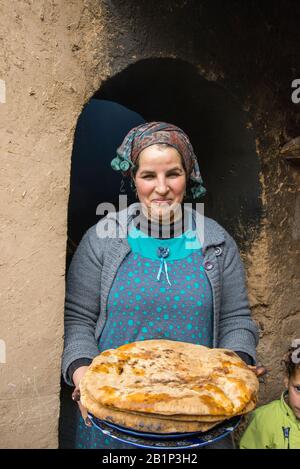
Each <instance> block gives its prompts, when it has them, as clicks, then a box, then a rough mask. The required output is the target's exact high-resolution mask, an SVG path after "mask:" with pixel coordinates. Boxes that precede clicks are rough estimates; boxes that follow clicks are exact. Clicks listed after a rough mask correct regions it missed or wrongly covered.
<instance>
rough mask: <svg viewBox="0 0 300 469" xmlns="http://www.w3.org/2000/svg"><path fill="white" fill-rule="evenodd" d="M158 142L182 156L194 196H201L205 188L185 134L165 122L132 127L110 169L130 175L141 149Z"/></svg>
mask: <svg viewBox="0 0 300 469" xmlns="http://www.w3.org/2000/svg"><path fill="white" fill-rule="evenodd" d="M157 143H167V144H168V145H170V146H172V147H174V148H176V150H177V151H178V152H179V153H180V155H181V156H182V158H183V162H184V166H185V170H186V173H187V176H188V178H189V179H190V180H191V181H192V187H191V191H192V194H193V197H194V198H198V197H201V196H202V195H204V194H205V193H206V189H205V188H204V187H203V180H202V177H201V174H200V170H199V165H198V161H197V158H196V155H195V153H194V150H193V147H192V145H191V143H190V141H189V138H188V136H187V135H186V134H185V133H184V132H183V130H181V129H180V128H179V127H176V126H175V125H172V124H167V123H166V122H148V123H145V124H141V125H139V126H138V127H134V128H133V129H131V130H130V131H129V132H128V134H127V135H126V137H125V138H124V140H123V142H122V144H121V145H120V146H119V148H118V149H117V156H116V158H114V159H113V160H112V162H111V166H112V168H113V169H115V170H116V171H122V173H123V175H124V176H129V175H130V173H131V170H132V169H133V168H134V167H135V163H136V161H137V159H138V156H139V154H140V153H141V151H142V150H144V149H145V148H147V147H149V146H150V145H155V144H157Z"/></svg>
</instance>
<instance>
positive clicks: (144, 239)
mask: <svg viewBox="0 0 300 469" xmlns="http://www.w3.org/2000/svg"><path fill="white" fill-rule="evenodd" d="M127 240H128V244H129V245H130V247H131V250H132V251H133V252H134V253H137V254H140V255H141V256H143V257H146V258H148V259H153V260H157V259H160V257H159V255H158V249H159V248H160V247H163V248H169V254H168V256H167V258H166V260H167V261H174V260H178V259H184V258H185V257H187V256H189V255H190V254H191V253H192V252H195V250H199V249H201V244H200V242H199V240H198V237H197V236H196V235H195V231H192V230H186V231H185V232H184V233H183V234H182V235H181V236H177V237H174V238H167V239H159V238H152V237H151V236H148V235H147V234H146V233H144V232H143V231H141V230H139V229H138V228H136V227H135V226H134V225H131V227H130V229H129V233H128V237H127Z"/></svg>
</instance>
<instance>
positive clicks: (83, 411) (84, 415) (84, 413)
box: [77, 401, 92, 427]
mask: <svg viewBox="0 0 300 469" xmlns="http://www.w3.org/2000/svg"><path fill="white" fill-rule="evenodd" d="M77 404H78V405H79V409H80V412H81V416H82V418H83V420H84V423H85V424H86V426H87V427H91V426H92V422H91V420H90V418H89V416H88V412H87V410H86V408H85V407H83V405H82V404H81V402H80V401H78V403H77Z"/></svg>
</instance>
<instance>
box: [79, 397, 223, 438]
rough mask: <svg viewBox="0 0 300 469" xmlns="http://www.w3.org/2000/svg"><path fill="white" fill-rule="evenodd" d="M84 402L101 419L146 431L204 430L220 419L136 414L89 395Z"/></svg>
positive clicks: (214, 424)
mask: <svg viewBox="0 0 300 469" xmlns="http://www.w3.org/2000/svg"><path fill="white" fill-rule="evenodd" d="M84 403H85V406H86V407H87V408H88V409H89V412H91V413H92V414H93V415H94V416H95V417H97V418H99V419H101V420H105V421H107V422H110V423H115V424H117V425H121V426H123V427H126V428H132V429H134V430H138V431H141V432H147V433H186V432H196V431H197V432H206V431H207V430H209V429H211V428H213V427H214V426H216V425H218V424H219V423H221V421H222V420H218V421H214V422H192V421H177V420H170V419H167V418H163V419H162V418H159V417H156V416H152V415H138V414H133V413H129V412H123V411H120V410H115V409H111V408H108V407H105V406H103V405H101V404H99V402H95V401H94V400H93V399H91V398H90V397H89V396H86V397H85V399H84Z"/></svg>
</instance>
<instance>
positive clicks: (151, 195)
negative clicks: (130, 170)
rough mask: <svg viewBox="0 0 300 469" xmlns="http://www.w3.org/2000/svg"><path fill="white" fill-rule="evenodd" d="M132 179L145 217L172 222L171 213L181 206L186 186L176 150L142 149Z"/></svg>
mask: <svg viewBox="0 0 300 469" xmlns="http://www.w3.org/2000/svg"><path fill="white" fill-rule="evenodd" d="M134 181H135V185H136V189H137V196H138V198H139V201H140V202H141V204H143V208H144V209H147V212H148V213H147V216H148V217H149V218H150V217H151V219H153V220H156V221H160V222H165V223H167V222H168V221H170V222H172V221H173V219H174V214H176V213H178V210H179V209H181V206H180V204H181V202H182V200H183V197H184V194H185V189H186V174H185V171H184V168H183V166H182V161H181V157H180V154H179V153H178V151H177V150H176V149H175V148H173V147H160V146H157V145H151V146H149V147H147V148H145V149H144V150H142V151H141V153H140V155H139V167H138V170H137V173H136V175H135V178H134ZM175 217H176V216H175Z"/></svg>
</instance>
